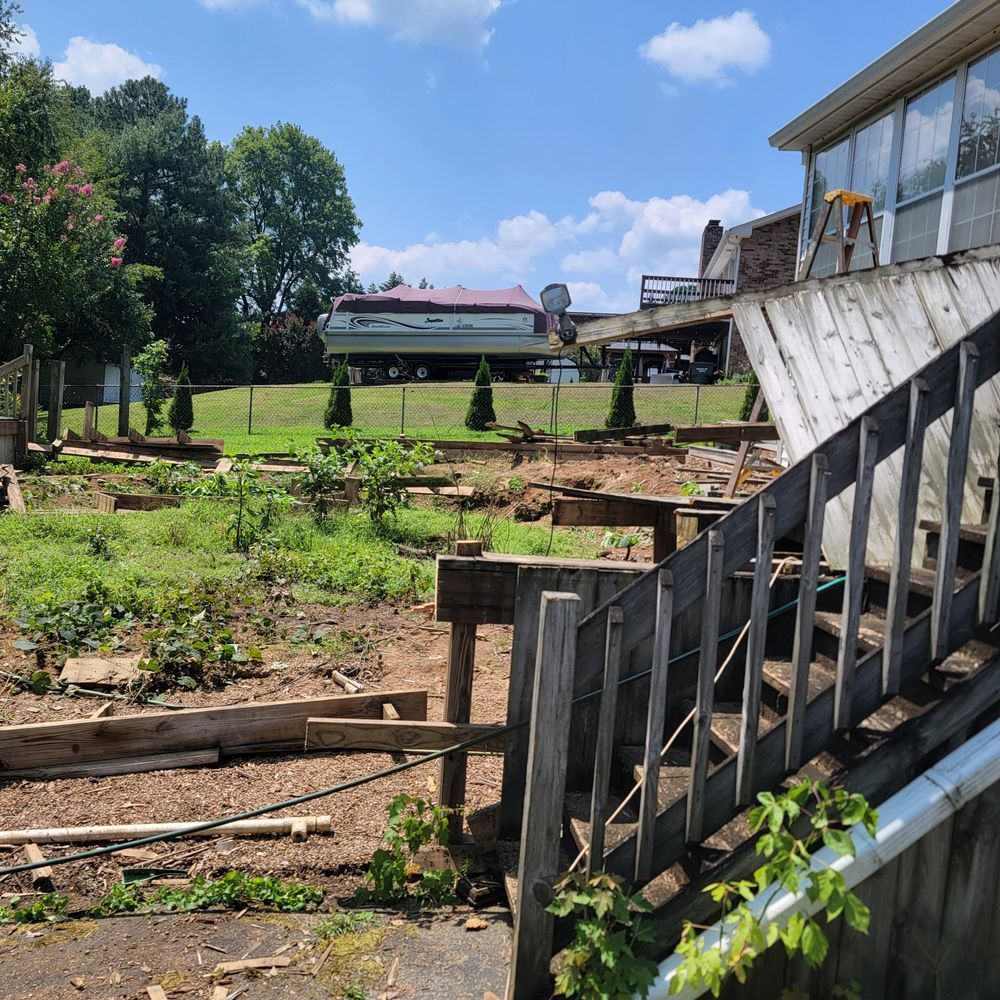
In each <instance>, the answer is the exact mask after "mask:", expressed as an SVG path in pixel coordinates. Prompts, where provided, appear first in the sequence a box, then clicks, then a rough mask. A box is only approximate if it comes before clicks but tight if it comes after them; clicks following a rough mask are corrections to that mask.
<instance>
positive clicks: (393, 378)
mask: <svg viewBox="0 0 1000 1000" xmlns="http://www.w3.org/2000/svg"><path fill="white" fill-rule="evenodd" d="M385 373H386V375H387V376H388V377H389V381H390V382H398V381H399V380H400V379H401V378H402V377H403V369H402V368H400V367H399V365H389V367H388V368H386V370H385Z"/></svg>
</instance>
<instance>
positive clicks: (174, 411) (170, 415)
mask: <svg viewBox="0 0 1000 1000" xmlns="http://www.w3.org/2000/svg"><path fill="white" fill-rule="evenodd" d="M167 423H168V424H170V426H171V427H172V428H173V429H174V432H175V433H178V434H179V433H180V432H181V431H189V430H191V428H192V427H194V402H193V400H192V396H191V377H190V375H188V367H187V365H186V364H185V365H182V366H181V373H180V375H178V376H177V384H176V385H175V386H174V398H173V399H172V400H170V407H169V408H168V409H167Z"/></svg>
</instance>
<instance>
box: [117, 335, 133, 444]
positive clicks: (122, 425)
mask: <svg viewBox="0 0 1000 1000" xmlns="http://www.w3.org/2000/svg"><path fill="white" fill-rule="evenodd" d="M131 402H132V355H131V354H129V350H128V348H127V347H123V348H122V361H121V365H120V366H119V369H118V436H119V437H127V436H128V408H129V404H130V403H131Z"/></svg>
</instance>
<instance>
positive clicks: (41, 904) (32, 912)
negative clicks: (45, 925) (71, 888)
mask: <svg viewBox="0 0 1000 1000" xmlns="http://www.w3.org/2000/svg"><path fill="white" fill-rule="evenodd" d="M67 906H69V898H68V897H67V896H63V895H60V894H57V893H54V892H49V893H46V894H45V895H44V896H39V897H37V898H36V899H33V900H32V901H31V902H30V903H28V904H27V905H24V906H22V905H21V897H20V896H11V898H10V901H9V902H8V903H7V905H6V906H0V924H39V923H42V922H43V921H47V922H52V921H55V920H58V919H59V918H60V917H61V916H62V915H63V914H64V913H65V912H66V907H67Z"/></svg>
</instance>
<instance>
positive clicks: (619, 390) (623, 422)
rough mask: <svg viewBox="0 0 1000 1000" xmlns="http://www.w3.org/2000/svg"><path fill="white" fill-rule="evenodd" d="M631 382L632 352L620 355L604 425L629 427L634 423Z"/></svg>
mask: <svg viewBox="0 0 1000 1000" xmlns="http://www.w3.org/2000/svg"><path fill="white" fill-rule="evenodd" d="M632 395H633V382H632V352H631V351H628V350H627V351H626V352H625V353H624V354H623V355H622V360H621V364H620V365H619V366H618V372H617V373H616V375H615V384H614V387H613V388H612V390H611V409H610V410H609V411H608V417H607V419H606V420H605V421H604V426H605V427H631V426H632V425H633V424H634V423H635V401H634V400H633V398H632Z"/></svg>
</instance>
